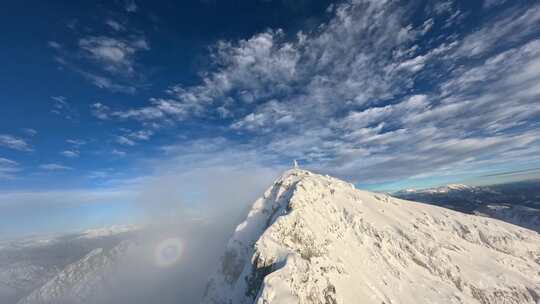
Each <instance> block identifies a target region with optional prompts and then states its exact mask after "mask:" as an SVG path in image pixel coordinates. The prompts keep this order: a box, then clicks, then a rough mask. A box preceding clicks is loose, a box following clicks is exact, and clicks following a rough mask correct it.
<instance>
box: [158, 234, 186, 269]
mask: <svg viewBox="0 0 540 304" xmlns="http://www.w3.org/2000/svg"><path fill="white" fill-rule="evenodd" d="M182 251H183V247H182V242H181V241H180V240H179V239H166V240H164V241H162V242H160V243H159V244H158V245H157V246H156V250H155V252H154V257H155V260H156V264H157V265H158V266H159V267H169V266H172V265H174V264H176V263H177V262H178V261H179V260H180V258H181V257H182Z"/></svg>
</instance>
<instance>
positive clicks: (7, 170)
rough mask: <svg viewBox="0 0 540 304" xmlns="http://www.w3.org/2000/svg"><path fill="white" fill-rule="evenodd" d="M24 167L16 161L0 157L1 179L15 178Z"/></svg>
mask: <svg viewBox="0 0 540 304" xmlns="http://www.w3.org/2000/svg"><path fill="white" fill-rule="evenodd" d="M21 170H22V169H21V168H20V166H19V163H17V162H16V161H13V160H10V159H7V158H3V157H0V180H7V179H14V178H16V176H15V174H16V173H17V172H19V171H21Z"/></svg>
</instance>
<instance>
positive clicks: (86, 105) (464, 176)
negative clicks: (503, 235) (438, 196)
mask: <svg viewBox="0 0 540 304" xmlns="http://www.w3.org/2000/svg"><path fill="white" fill-rule="evenodd" d="M176 2H177V1H153V2H152V3H149V2H142V1H103V2H88V3H79V2H73V1H47V2H43V1H35V2H30V3H29V2H25V3H4V4H2V9H1V10H0V11H1V13H0V17H1V18H0V25H1V26H2V28H3V29H4V30H3V37H2V41H1V42H0V43H1V47H0V63H1V66H2V69H1V70H0V89H1V92H2V94H1V95H0V99H1V105H2V111H1V112H0V115H1V119H0V214H1V216H4V217H5V218H4V219H3V221H1V222H4V223H8V224H3V225H2V224H0V230H3V231H4V234H10V233H16V232H17V231H19V230H20V231H22V230H24V231H23V232H24V233H30V232H34V231H36V230H40V229H45V230H47V229H48V230H55V229H56V230H61V229H68V228H79V227H86V226H95V225H99V224H104V223H106V222H114V221H117V220H118V219H119V218H124V217H125V216H126V214H129V215H133V214H137V212H138V211H136V210H135V209H136V208H139V209H140V208H141V207H140V206H141V204H138V203H135V202H139V201H141V197H147V196H145V195H144V191H145V189H150V188H151V189H154V188H153V187H154V186H155V185H159V184H161V182H160V181H161V180H162V178H164V177H166V179H167V180H171V175H180V176H182V178H180V179H179V180H182V181H184V182H185V178H186V177H189V176H190V175H192V174H195V173H196V174H195V175H197V176H202V175H201V174H200V173H201V172H205V174H208V175H209V176H214V175H216V171H212V170H218V172H219V173H218V174H217V176H227V174H223V172H231V175H233V176H236V177H237V179H238V181H237V182H231V187H232V186H233V185H234V186H235V187H238V191H247V190H245V189H242V183H241V182H240V181H242V182H244V183H245V182H246V181H249V180H250V176H252V175H253V174H260V175H261V176H262V177H261V178H260V183H261V185H262V184H264V183H266V182H268V181H269V180H271V178H272V177H274V176H275V175H276V174H278V172H280V170H283V168H285V167H287V166H289V164H290V163H291V161H292V160H293V159H298V160H299V161H300V163H301V165H302V166H305V167H308V168H310V169H313V170H316V171H320V172H325V173H328V174H333V175H336V176H339V177H342V178H345V179H347V180H350V181H352V182H354V183H357V184H358V185H359V186H361V187H366V188H369V189H378V190H381V189H385V190H398V189H400V188H409V187H430V186H436V185H440V184H446V183H452V182H467V183H470V184H482V183H487V182H489V183H493V182H504V181H508V180H514V179H519V178H525V177H526V178H530V177H535V176H537V173H538V168H540V157H539V155H540V153H539V152H540V151H539V150H540V133H539V122H540V102H539V98H540V86H539V83H540V27H539V26H538V24H540V5H539V4H538V2H536V1H505V0H484V1H480V0H479V1H447V0H443V1H407V2H405V1H367V0H354V1H315V0H302V1H286V0H282V1H277V0H276V1H272V0H264V1H263V0H259V1H247V0H246V1H243V0H238V1H234V2H231V1H226V2H225V1H212V0H207V1H181V3H176ZM522 170H527V171H522ZM238 172H242V173H243V175H241V176H240V175H237V174H238ZM508 172H518V173H516V174H508ZM520 172H521V173H520ZM203 175H204V174H203ZM173 180H174V179H173ZM197 182H198V184H196V185H195V184H192V183H190V186H185V185H179V186H175V185H174V184H172V185H171V186H172V187H179V188H180V189H182V191H178V193H179V194H178V197H171V198H167V199H166V200H171V201H176V200H181V201H182V202H185V203H186V205H187V206H188V207H189V208H193V206H195V205H197V204H198V202H199V201H200V200H201V199H200V192H197V191H192V189H195V188H197V187H199V188H204V189H206V188H207V187H205V185H206V183H205V178H203V177H200V178H198V179H197ZM158 188H159V187H158ZM253 189H258V186H255V185H253ZM164 191H166V190H164ZM204 191H208V190H207V189H206V190H203V192H204ZM251 191H254V190H251ZM150 192H151V193H153V191H150ZM134 206H136V207H134ZM139 211H140V210H139ZM43 214H48V215H49V217H47V216H44V215H43ZM7 218H9V221H7V220H6V219H7ZM16 223H24V226H25V228H24V229H19V228H14V227H15V226H16ZM52 223H55V225H52ZM53 226H55V227H59V228H51V227H53ZM47 227H49V228H47ZM66 227H68V228H66ZM18 229H19V230H18ZM6 231H8V232H6Z"/></svg>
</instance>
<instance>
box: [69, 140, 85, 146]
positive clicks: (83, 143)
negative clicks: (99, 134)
mask: <svg viewBox="0 0 540 304" xmlns="http://www.w3.org/2000/svg"><path fill="white" fill-rule="evenodd" d="M66 142H67V143H69V144H72V145H73V146H75V147H79V146H83V145H86V140H82V139H67V140H66Z"/></svg>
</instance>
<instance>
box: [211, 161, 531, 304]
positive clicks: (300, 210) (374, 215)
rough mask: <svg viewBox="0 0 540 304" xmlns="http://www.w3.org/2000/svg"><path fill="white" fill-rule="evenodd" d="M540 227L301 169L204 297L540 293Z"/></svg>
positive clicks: (266, 200) (490, 297)
mask: <svg viewBox="0 0 540 304" xmlns="http://www.w3.org/2000/svg"><path fill="white" fill-rule="evenodd" d="M538 301H540V236H539V235H538V234H537V233H535V232H533V231H531V230H527V229H523V228H520V227H518V226H514V225H512V224H508V223H504V222H501V221H499V220H495V219H490V218H485V217H479V216H474V215H468V214H463V213H460V212H455V211H451V210H448V209H445V208H441V207H437V206H432V205H427V204H422V203H416V202H410V201H404V200H400V199H396V198H393V197H390V196H387V195H383V194H376V193H371V192H367V191H361V190H357V189H355V188H354V186H353V185H351V184H349V183H346V182H343V181H340V180H338V179H335V178H332V177H328V176H321V175H317V174H313V173H311V172H309V171H305V170H299V169H293V170H290V171H287V172H285V173H284V174H283V175H282V176H281V177H280V178H279V179H278V180H277V181H276V182H275V183H274V184H273V185H272V186H271V187H270V188H269V189H268V190H267V191H266V192H265V193H264V196H263V197H262V198H260V199H258V200H257V201H256V202H255V203H254V205H253V208H252V210H251V211H250V213H249V215H248V217H247V219H246V220H245V221H244V222H243V223H242V224H240V225H239V226H238V227H237V229H236V231H235V233H234V235H233V237H232V238H231V240H230V242H229V244H228V246H227V250H226V253H225V255H224V257H223V261H222V267H221V269H220V270H219V271H218V273H217V274H216V275H215V277H214V278H213V279H212V280H211V281H210V282H209V284H208V288H207V291H206V295H205V297H204V299H203V303H212V304H216V303H219V304H221V303H227V304H229V303H234V304H237V303H238V304H240V303H257V304H263V303H264V304H270V303H306V304H307V303H324V304H338V303H376V304H381V303H386V304H389V303H538Z"/></svg>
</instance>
